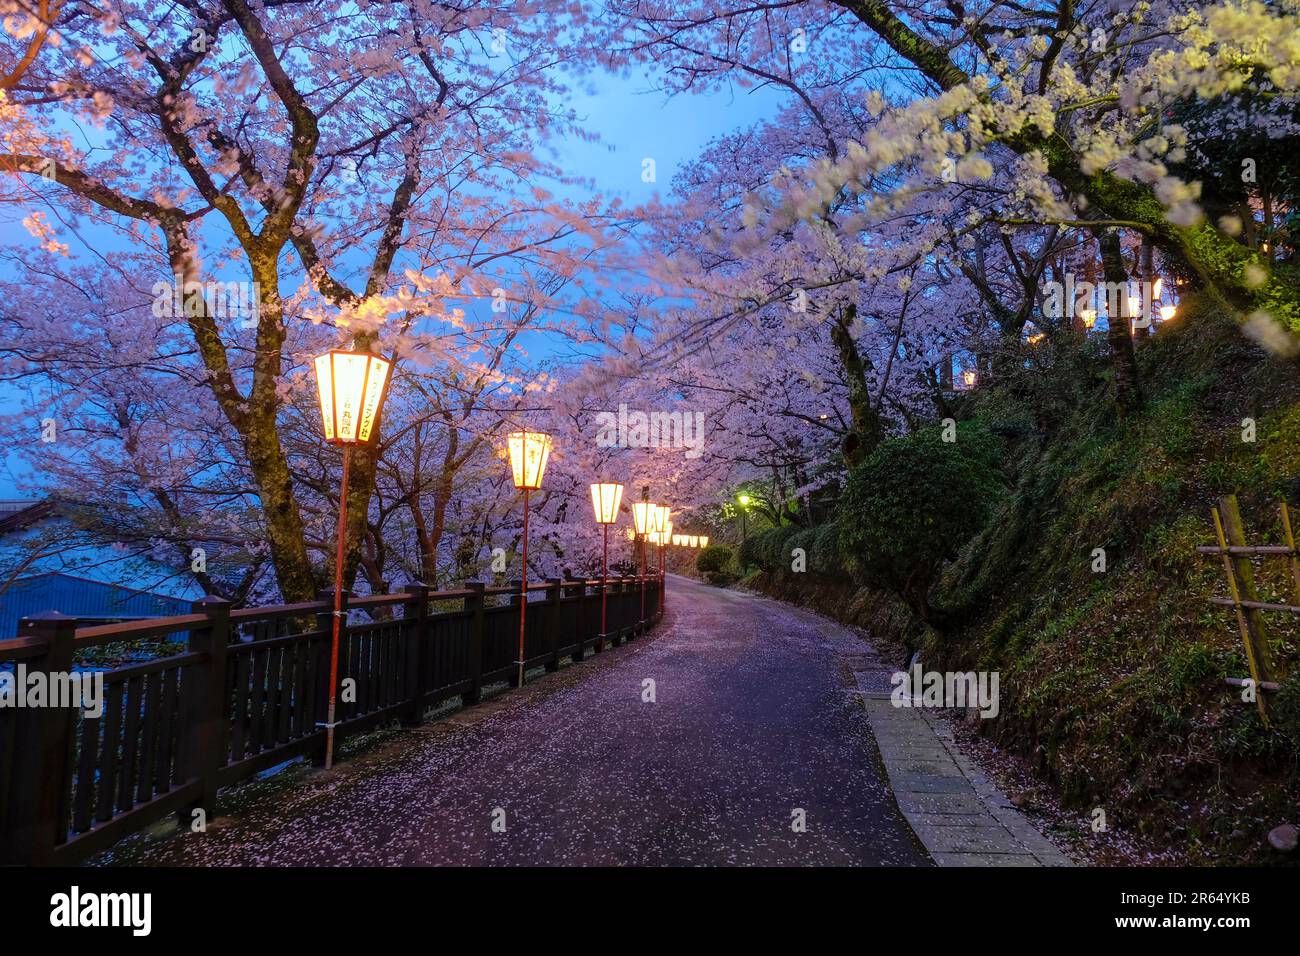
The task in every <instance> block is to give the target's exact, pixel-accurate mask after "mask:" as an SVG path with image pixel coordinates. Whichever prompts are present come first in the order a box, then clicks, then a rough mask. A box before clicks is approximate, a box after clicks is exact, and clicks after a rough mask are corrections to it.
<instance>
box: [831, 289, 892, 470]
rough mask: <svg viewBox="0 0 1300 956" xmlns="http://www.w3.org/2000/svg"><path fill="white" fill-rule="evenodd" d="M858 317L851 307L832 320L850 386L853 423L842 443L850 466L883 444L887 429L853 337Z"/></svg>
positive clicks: (845, 458)
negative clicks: (882, 438) (873, 402)
mask: <svg viewBox="0 0 1300 956" xmlns="http://www.w3.org/2000/svg"><path fill="white" fill-rule="evenodd" d="M856 318H857V309H856V308H855V307H854V306H849V307H848V308H847V309H845V310H844V311H843V312H841V313H840V314H839V315H838V316H836V318H835V321H834V322H832V323H831V342H833V343H834V345H835V350H836V352H837V353H838V354H839V359H840V366H841V367H842V368H843V369H844V378H845V381H846V382H847V384H848V387H849V415H850V420H851V422H852V424H851V426H850V429H849V433H848V435H846V436H845V437H844V444H843V454H844V464H845V465H846V466H847V467H849V468H853V467H854V466H855V465H857V464H858V463H860V462H861V461H862V460H863V459H865V458H866V457H867V455H869V454H870V453H871V451H872V449H874V448H875V447H876V446H877V445H879V444H880V439H881V436H882V435H883V432H884V429H883V428H882V426H881V424H880V414H879V412H878V411H877V410H876V409H875V408H874V407H873V406H872V404H871V389H870V388H869V387H868V384H867V371H868V370H869V368H870V363H869V362H868V361H867V360H866V359H864V358H863V357H862V353H861V352H859V351H858V345H857V342H855V341H854V340H853V331H852V329H853V321H854V319H856Z"/></svg>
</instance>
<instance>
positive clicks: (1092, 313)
mask: <svg viewBox="0 0 1300 956" xmlns="http://www.w3.org/2000/svg"><path fill="white" fill-rule="evenodd" d="M1079 318H1080V319H1082V320H1083V327H1084V328H1085V329H1090V328H1092V327H1093V326H1094V325H1096V324H1097V310H1096V309H1082V310H1080V312H1079Z"/></svg>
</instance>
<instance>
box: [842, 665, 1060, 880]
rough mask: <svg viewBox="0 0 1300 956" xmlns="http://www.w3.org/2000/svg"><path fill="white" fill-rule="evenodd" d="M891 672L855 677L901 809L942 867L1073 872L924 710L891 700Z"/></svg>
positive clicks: (940, 723)
mask: <svg viewBox="0 0 1300 956" xmlns="http://www.w3.org/2000/svg"><path fill="white" fill-rule="evenodd" d="M890 673H891V672H887V671H855V672H854V674H853V676H854V679H855V680H856V682H857V685H858V691H857V694H858V696H859V697H861V699H862V703H863V705H864V707H865V708H866V712H867V719H868V721H869V722H870V724H871V732H872V733H873V734H874V735H875V738H876V745H877V746H878V747H879V749H880V757H881V760H882V761H883V762H884V765H885V772H886V774H887V775H888V777H889V784H890V788H891V789H892V790H893V791H894V796H895V799H896V800H897V801H898V808H899V810H901V811H902V813H903V816H904V818H906V820H907V822H908V824H909V825H910V826H911V827H912V830H913V831H914V832H915V833H916V836H917V838H918V839H919V840H920V841H921V843H922V844H923V845H924V846H925V848H926V850H927V851H928V852H929V853H930V856H932V857H933V858H934V861H935V863H937V864H938V865H939V866H1073V865H1074V863H1073V861H1072V860H1071V859H1070V858H1069V857H1068V856H1066V855H1065V853H1063V852H1062V851H1061V850H1060V849H1059V848H1058V847H1057V846H1056V845H1055V844H1053V843H1052V842H1051V841H1050V840H1048V839H1047V838H1046V837H1045V836H1043V834H1042V833H1040V832H1039V831H1038V829H1037V828H1036V827H1035V826H1034V825H1033V824H1032V823H1031V822H1030V821H1029V820H1028V819H1027V818H1026V817H1025V815H1024V814H1022V813H1021V812H1020V811H1019V810H1017V809H1016V808H1015V807H1014V806H1012V804H1011V801H1010V800H1008V799H1007V796H1006V794H1004V793H1002V791H1000V790H999V789H998V788H997V787H996V786H995V785H994V784H993V782H992V781H991V780H989V778H988V776H987V775H986V774H984V773H983V772H981V771H980V769H979V768H978V767H976V766H975V764H974V763H972V762H971V760H970V759H969V758H968V757H967V756H966V755H965V754H963V753H961V751H960V750H959V749H958V748H957V745H956V742H955V741H954V739H953V735H952V730H951V729H950V728H949V727H948V726H947V724H945V723H944V722H943V721H942V720H940V719H939V718H938V716H936V715H935V714H932V713H930V712H928V711H926V710H925V709H924V708H919V707H918V708H913V707H895V706H894V705H893V704H892V703H891V702H890V699H889V698H890V695H889V691H888V690H884V689H882V687H888V686H889V675H890Z"/></svg>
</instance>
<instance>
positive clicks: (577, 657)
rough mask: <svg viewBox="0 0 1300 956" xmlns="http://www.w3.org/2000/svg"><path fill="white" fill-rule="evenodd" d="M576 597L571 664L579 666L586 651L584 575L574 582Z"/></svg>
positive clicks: (585, 579) (585, 592)
mask: <svg viewBox="0 0 1300 956" xmlns="http://www.w3.org/2000/svg"><path fill="white" fill-rule="evenodd" d="M574 583H575V585H576V587H577V590H576V592H575V593H576V594H577V595H578V602H577V607H576V608H575V609H574V617H573V630H574V632H575V634H576V635H577V641H576V642H575V644H576V646H575V647H574V648H573V663H575V664H581V663H582V658H583V657H584V655H585V651H586V643H587V642H586V636H585V632H584V631H583V628H584V627H585V626H586V623H587V576H586V575H585V574H584V575H583V576H582V577H581V578H579V579H577V580H576V581H575V582H574Z"/></svg>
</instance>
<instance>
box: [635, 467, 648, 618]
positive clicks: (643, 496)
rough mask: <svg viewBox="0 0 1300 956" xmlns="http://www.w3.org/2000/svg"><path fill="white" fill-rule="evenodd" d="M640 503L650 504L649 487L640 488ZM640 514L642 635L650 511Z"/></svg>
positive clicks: (645, 509) (644, 510) (646, 510)
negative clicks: (641, 518)
mask: <svg viewBox="0 0 1300 956" xmlns="http://www.w3.org/2000/svg"><path fill="white" fill-rule="evenodd" d="M641 501H642V502H643V503H645V504H647V505H648V504H649V502H650V486H649V485H643V486H642V487H641ZM642 513H643V515H644V525H643V530H642V532H641V534H640V539H641V540H640V542H639V543H640V545H641V633H642V634H644V633H645V575H646V569H645V539H646V532H648V531H649V530H650V509H649V508H648V507H646V508H644V509H643V512H642ZM633 530H635V529H633Z"/></svg>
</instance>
